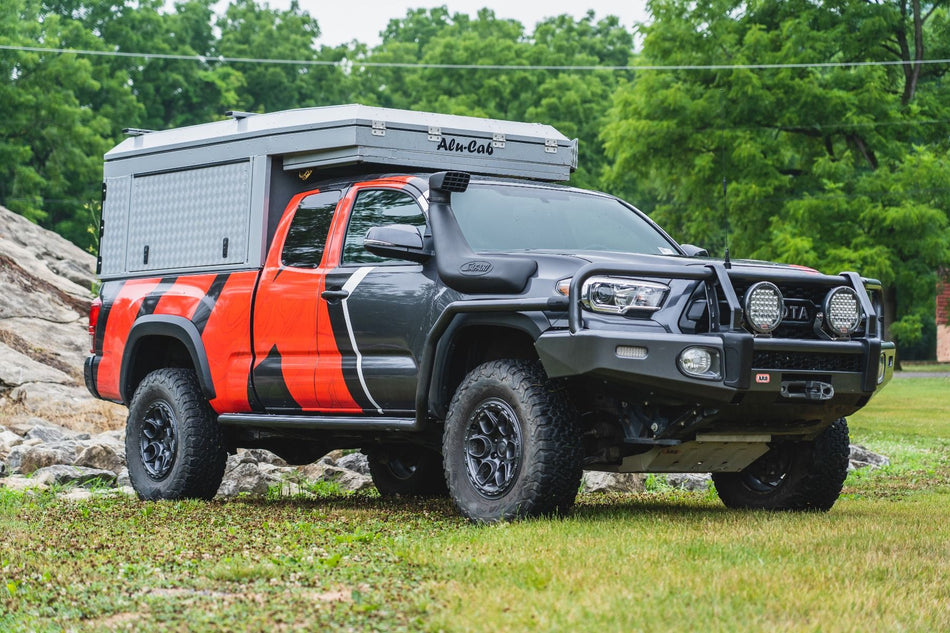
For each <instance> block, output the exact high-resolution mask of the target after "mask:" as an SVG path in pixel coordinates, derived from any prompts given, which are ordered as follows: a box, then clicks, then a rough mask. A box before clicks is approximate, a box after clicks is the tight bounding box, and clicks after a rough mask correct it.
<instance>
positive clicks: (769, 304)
mask: <svg viewBox="0 0 950 633" xmlns="http://www.w3.org/2000/svg"><path fill="white" fill-rule="evenodd" d="M784 302H785V299H784V298H783V297H782V292H781V291H780V290H779V289H778V286H776V285H775V284H773V283H771V282H769V281H760V282H759V283H757V284H752V286H750V287H749V289H748V290H746V293H745V297H744V298H743V304H744V307H745V318H746V321H748V323H749V327H751V328H752V329H753V330H755V331H756V332H758V333H759V334H769V333H771V332H772V331H773V330H774V329H775V328H777V327H778V326H779V324H780V323H781V322H782V309H783V307H784Z"/></svg>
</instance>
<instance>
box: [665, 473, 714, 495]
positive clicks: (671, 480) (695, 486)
mask: <svg viewBox="0 0 950 633" xmlns="http://www.w3.org/2000/svg"><path fill="white" fill-rule="evenodd" d="M666 483H667V484H669V485H670V486H672V487H674V488H678V489H680V490H688V491H689V492H705V491H707V490H709V487H710V486H711V485H712V477H711V476H710V475H709V473H670V474H668V475H667V476H666Z"/></svg>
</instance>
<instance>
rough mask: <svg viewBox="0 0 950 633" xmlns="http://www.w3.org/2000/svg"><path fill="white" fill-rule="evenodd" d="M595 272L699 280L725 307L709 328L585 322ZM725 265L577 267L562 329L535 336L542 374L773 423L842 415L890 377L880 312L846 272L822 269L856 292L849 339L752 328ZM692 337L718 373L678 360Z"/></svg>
mask: <svg viewBox="0 0 950 633" xmlns="http://www.w3.org/2000/svg"><path fill="white" fill-rule="evenodd" d="M595 274H617V275H629V276H637V277H641V276H642V277H644V278H649V279H652V278H679V279H695V280H700V281H703V282H704V283H706V284H709V285H710V287H712V286H715V287H717V288H719V289H720V292H721V293H722V295H724V299H725V303H726V304H727V306H728V312H726V313H724V314H723V317H724V318H723V319H722V321H723V322H722V324H721V325H719V320H718V319H717V321H716V328H715V331H711V332H709V333H702V334H682V333H671V332H668V331H666V330H663V329H660V328H657V327H650V328H646V327H638V326H635V325H633V324H631V323H629V322H627V323H626V324H625V325H624V326H623V329H621V328H620V327H619V326H618V327H617V328H613V329H610V328H608V329H604V328H602V327H598V328H597V329H586V328H585V327H584V317H583V314H582V311H581V308H580V302H579V290H580V288H581V287H582V285H583V283H584V281H585V280H586V279H587V278H589V277H591V276H592V275H595ZM729 274H730V273H729V271H728V270H726V269H725V268H724V267H723V266H722V265H721V264H707V265H705V266H703V267H699V266H691V267H679V268H673V267H668V266H667V267H649V268H647V267H638V268H633V267H627V266H620V267H614V268H610V269H604V268H603V267H601V266H596V265H589V266H586V267H584V268H582V269H581V270H580V271H578V273H577V274H576V275H575V276H574V278H573V279H572V282H571V291H570V301H569V325H570V328H569V329H568V330H549V331H547V332H545V333H544V334H542V335H541V336H540V337H539V338H538V340H537V341H536V344H535V346H536V348H537V351H538V354H539V356H540V358H541V361H542V363H543V364H544V368H545V370H546V371H547V373H548V375H549V376H551V377H552V378H554V377H566V376H583V377H589V378H594V379H598V380H601V381H605V382H607V383H608V384H609V385H615V386H618V387H621V388H623V390H624V391H627V392H630V393H634V394H639V395H643V396H645V397H650V398H651V399H653V398H654V397H657V396H658V397H663V398H664V399H665V400H667V401H668V402H670V403H672V404H683V405H686V406H692V405H694V404H698V405H702V406H703V407H705V408H709V409H717V410H719V413H718V415H717V416H716V417H722V418H726V417H727V418H729V419H731V420H734V421H752V420H768V421H769V422H775V423H779V424H785V423H795V422H798V423H801V422H807V421H810V420H811V421H814V420H831V419H834V418H837V417H842V416H846V415H850V414H851V413H853V412H854V411H856V410H858V409H860V408H861V407H862V406H864V405H865V404H866V403H867V401H868V400H869V399H870V397H871V396H872V395H873V394H874V393H875V392H876V391H877V390H878V389H880V388H881V387H882V386H884V385H885V384H886V383H887V382H888V381H889V380H890V379H891V377H892V376H893V372H894V358H895V347H894V344H893V343H890V342H885V341H882V340H881V339H880V338H879V335H878V333H879V331H880V325H879V324H880V320H879V318H878V316H877V314H876V312H875V311H874V308H873V306H872V305H871V303H870V301H869V298H868V295H867V293H866V291H865V289H864V287H863V282H862V281H861V279H860V277H858V276H857V275H856V274H854V273H842V275H841V276H839V277H837V278H827V279H832V280H833V281H834V282H835V283H841V284H848V285H851V286H852V287H854V288H855V290H856V291H857V292H858V295H859V298H860V300H861V303H862V309H863V311H864V314H866V315H867V318H868V321H867V323H868V326H867V328H866V336H865V337H862V338H856V339H854V340H820V339H807V340H806V339H784V338H782V339H780V338H765V337H755V336H753V335H752V334H750V333H749V332H747V331H746V330H745V329H743V327H742V326H741V321H742V308H741V306H740V305H739V300H738V298H737V297H736V294H735V292H734V290H733V287H732V283H731V280H730V277H729ZM775 274H776V275H780V276H782V277H784V278H786V279H792V280H796V279H798V278H799V276H800V273H795V272H788V271H780V272H777V273H775ZM808 279H809V280H810V279H813V278H808ZM653 325H655V324H653ZM694 346H698V347H704V348H707V349H710V350H714V351H715V353H717V354H718V355H719V363H720V368H719V369H720V371H719V375H718V376H716V377H703V378H699V377H694V376H692V375H689V374H687V373H685V372H684V371H682V370H681V369H680V366H679V364H678V360H679V358H680V355H681V354H682V352H683V350H685V349H686V348H689V347H694ZM632 349H633V350H636V353H635V354H631V353H630V350H632Z"/></svg>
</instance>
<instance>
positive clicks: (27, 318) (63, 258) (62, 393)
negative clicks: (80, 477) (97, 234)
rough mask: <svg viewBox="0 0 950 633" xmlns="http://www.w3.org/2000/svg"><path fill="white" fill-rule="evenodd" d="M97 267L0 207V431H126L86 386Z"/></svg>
mask: <svg viewBox="0 0 950 633" xmlns="http://www.w3.org/2000/svg"><path fill="white" fill-rule="evenodd" d="M95 261H96V260H95V257H93V256H92V255H90V254H89V253H86V252H84V251H83V250H82V249H80V248H78V247H77V246H75V245H74V244H72V243H71V242H69V241H67V240H65V239H63V238H62V237H60V236H59V235H57V234H55V233H53V232H51V231H47V230H45V229H43V228H41V227H39V226H37V225H35V224H33V223H32V222H30V221H29V220H27V219H26V218H24V217H22V216H20V215H17V214H16V213H13V212H12V211H9V210H8V209H5V208H3V207H0V297H2V300H0V424H2V425H7V426H9V424H10V423H13V422H23V421H26V420H29V419H30V418H32V417H41V418H45V419H47V420H55V421H57V422H59V423H61V424H64V425H66V426H68V427H69V428H72V429H75V430H85V431H89V432H94V431H103V430H107V429H110V428H118V427H119V426H121V425H122V424H123V423H124V417H125V412H124V409H123V408H122V407H118V406H116V405H111V404H109V403H105V402H102V401H100V400H96V399H94V398H93V397H92V396H90V395H89V393H88V392H87V391H86V389H85V387H84V386H83V378H82V363H83V359H84V358H85V356H86V354H87V353H88V348H89V336H88V329H87V328H88V315H89V304H90V302H91V300H92V297H93V287H94V284H95V283H96V277H95V273H94V270H95Z"/></svg>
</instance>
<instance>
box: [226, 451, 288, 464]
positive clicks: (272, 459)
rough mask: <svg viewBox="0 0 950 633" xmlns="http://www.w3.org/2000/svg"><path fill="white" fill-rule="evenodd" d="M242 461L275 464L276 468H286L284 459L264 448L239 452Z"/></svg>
mask: <svg viewBox="0 0 950 633" xmlns="http://www.w3.org/2000/svg"><path fill="white" fill-rule="evenodd" d="M238 454H239V455H240V460H241V461H245V462H247V461H253V462H254V463H257V464H273V465H274V466H286V465H287V462H286V461H284V458H282V457H280V456H278V455H275V454H274V453H272V452H270V451H268V450H264V449H263V448H248V449H241V450H239V452H238Z"/></svg>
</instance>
